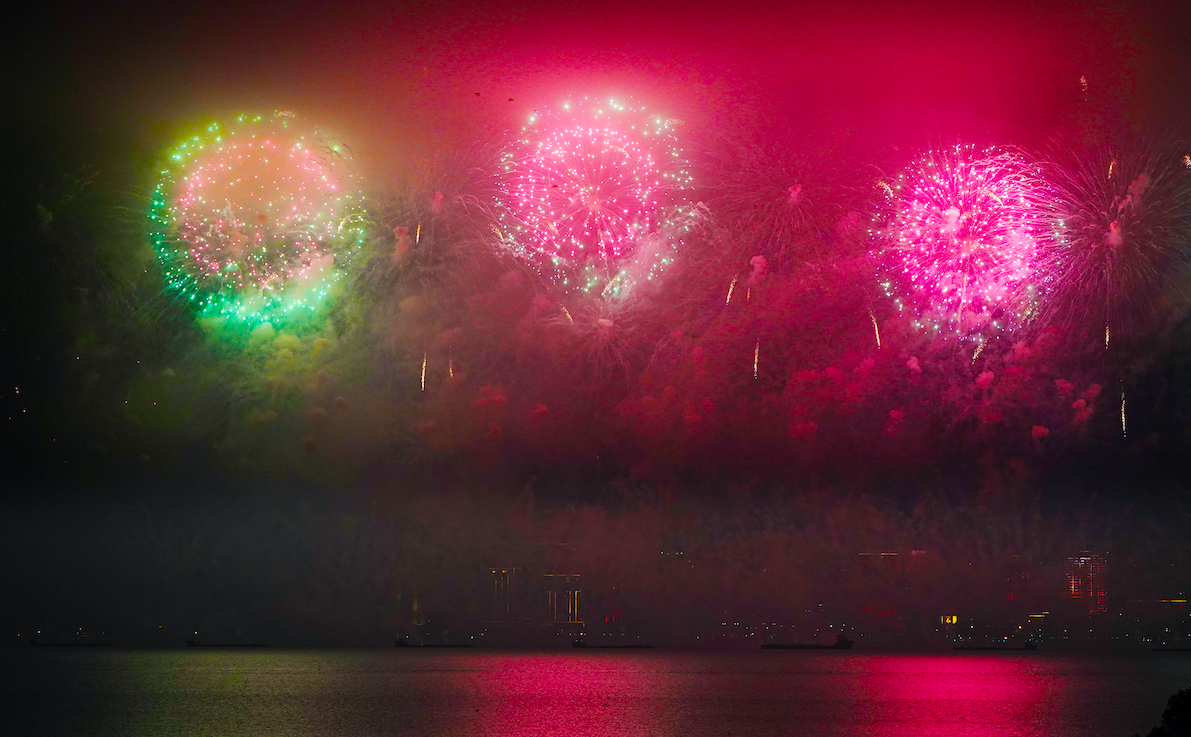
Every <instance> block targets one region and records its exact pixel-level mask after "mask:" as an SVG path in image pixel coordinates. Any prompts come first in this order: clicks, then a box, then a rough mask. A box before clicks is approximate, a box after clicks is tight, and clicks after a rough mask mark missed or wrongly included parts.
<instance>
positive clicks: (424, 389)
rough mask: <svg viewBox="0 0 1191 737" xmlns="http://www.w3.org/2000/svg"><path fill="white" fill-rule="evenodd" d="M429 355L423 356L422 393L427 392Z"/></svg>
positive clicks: (424, 354)
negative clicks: (427, 362) (427, 359)
mask: <svg viewBox="0 0 1191 737" xmlns="http://www.w3.org/2000/svg"><path fill="white" fill-rule="evenodd" d="M428 355H429V353H423V354H422V391H426V357H427V356H428Z"/></svg>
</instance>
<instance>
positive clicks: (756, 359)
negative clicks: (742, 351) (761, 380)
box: [753, 338, 761, 379]
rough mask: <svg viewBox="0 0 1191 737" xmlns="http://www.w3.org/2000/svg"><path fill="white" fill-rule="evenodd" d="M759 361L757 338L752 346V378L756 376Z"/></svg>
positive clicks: (759, 342)
mask: <svg viewBox="0 0 1191 737" xmlns="http://www.w3.org/2000/svg"><path fill="white" fill-rule="evenodd" d="M760 361H761V339H760V338H757V345H756V347H754V348H753V379H756V378H757V366H758V365H759V364H760Z"/></svg>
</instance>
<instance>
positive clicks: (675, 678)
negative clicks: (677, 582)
mask: <svg viewBox="0 0 1191 737" xmlns="http://www.w3.org/2000/svg"><path fill="white" fill-rule="evenodd" d="M12 652H13V653H14V654H15V657H13V658H9V659H8V665H7V666H6V670H7V673H6V674H5V675H6V676H8V677H9V679H11V680H10V682H11V683H12V686H11V687H10V689H8V690H7V694H6V696H7V697H8V698H11V699H12V700H11V702H10V703H9V704H7V705H6V706H5V709H4V711H5V712H6V713H7V714H8V715H9V716H8V718H7V720H8V721H10V729H11V730H12V731H8V730H6V732H7V733H8V734H15V735H25V734H29V735H32V734H40V735H88V734H91V735H113V736H115V735H153V736H154V737H157V736H161V735H181V734H186V735H238V734H253V735H310V736H311V737H314V736H326V737H338V736H339V735H344V736H346V735H428V736H434V737H437V736H439V735H442V736H444V737H445V736H447V735H452V736H454V735H513V736H515V737H530V736H532V735H554V734H569V735H608V736H612V735H618V736H619V735H684V736H687V737H705V736H706V737H710V736H711V735H733V736H734V737H739V736H741V735H771V734H784V735H816V736H819V735H870V736H872V737H901V736H903V735H904V736H906V737H910V736H911V735H913V736H914V737H929V736H931V735H940V736H942V735H948V736H955V737H985V736H986V735H987V736H992V735H997V736H998V737H1012V736H1014V735H1021V736H1026V735H1039V736H1041V735H1046V736H1047V737H1101V736H1103V737H1117V736H1118V735H1119V736H1121V737H1127V736H1128V735H1131V734H1133V733H1134V732H1141V733H1143V734H1144V733H1145V732H1147V731H1148V730H1149V728H1150V727H1152V726H1154V725H1155V724H1157V722H1158V720H1159V715H1160V714H1161V711H1162V708H1163V706H1164V704H1165V702H1166V699H1167V698H1168V697H1169V696H1170V695H1171V694H1172V693H1174V692H1175V691H1177V690H1178V689H1180V688H1186V687H1187V685H1188V684H1189V683H1191V659H1188V658H1186V657H1185V656H1180V655H1179V654H1177V653H1172V654H1161V653H1144V654H1125V655H1122V654H1111V655H1110V654H1098V655H1080V654H1055V653H1042V652H1035V653H997V654H973V653H968V654H912V655H907V654H884V653H872V654H868V653H849V654H841V653H814V652H802V653H791V652H760V651H755V652H693V651H655V652H644V653H642V652H585V653H574V652H558V651H554V652H540V653H532V652H499V651H473V652H465V653H463V652H450V653H448V652H417V651H394V650H270V649H261V650H240V651H234V650H233V651H228V650H209V651H195V650H164V651H163V650H108V649H88V650H77V649H65V650H57V649H55V650H44V649H38V650H35V651H32V652H27V651H24V650H16V651H12ZM14 676H15V677H14ZM9 679H6V680H9Z"/></svg>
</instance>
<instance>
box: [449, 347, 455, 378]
mask: <svg viewBox="0 0 1191 737" xmlns="http://www.w3.org/2000/svg"><path fill="white" fill-rule="evenodd" d="M447 376H449V377H450V378H452V379H453V378H455V356H453V355H451V354H450V353H448V354H447Z"/></svg>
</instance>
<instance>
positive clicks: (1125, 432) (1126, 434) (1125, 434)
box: [1121, 389, 1129, 438]
mask: <svg viewBox="0 0 1191 737" xmlns="http://www.w3.org/2000/svg"><path fill="white" fill-rule="evenodd" d="M1121 437H1123V438H1127V437H1129V429H1128V427H1127V426H1126V425H1125V390H1124V389H1122V390H1121Z"/></svg>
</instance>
